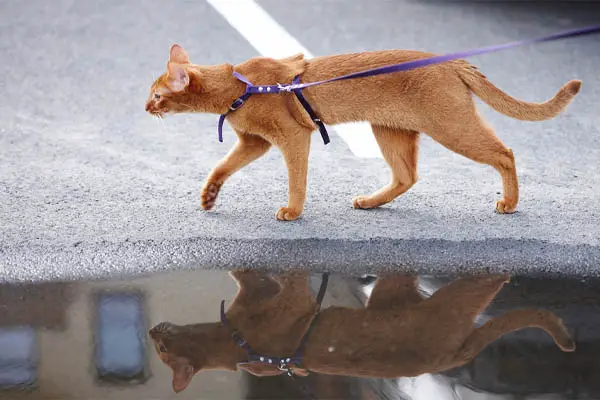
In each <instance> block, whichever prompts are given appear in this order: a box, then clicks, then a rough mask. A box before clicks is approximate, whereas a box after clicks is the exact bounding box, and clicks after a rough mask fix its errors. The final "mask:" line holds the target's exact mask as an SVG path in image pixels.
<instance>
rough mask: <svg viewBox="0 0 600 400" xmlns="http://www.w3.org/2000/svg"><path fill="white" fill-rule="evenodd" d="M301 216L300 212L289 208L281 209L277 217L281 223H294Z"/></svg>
mask: <svg viewBox="0 0 600 400" xmlns="http://www.w3.org/2000/svg"><path fill="white" fill-rule="evenodd" d="M299 216H300V212H299V211H296V210H294V209H293V208H289V207H281V208H280V209H279V211H277V214H275V217H276V218H277V219H278V220H280V221H293V220H295V219H297V218H298V217H299Z"/></svg>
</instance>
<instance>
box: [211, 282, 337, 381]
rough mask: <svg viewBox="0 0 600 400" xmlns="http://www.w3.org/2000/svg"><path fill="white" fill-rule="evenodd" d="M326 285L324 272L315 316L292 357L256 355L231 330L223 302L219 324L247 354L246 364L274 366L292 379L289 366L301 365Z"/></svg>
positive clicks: (232, 329)
mask: <svg viewBox="0 0 600 400" xmlns="http://www.w3.org/2000/svg"><path fill="white" fill-rule="evenodd" d="M328 283H329V273H327V272H325V273H323V277H322V279H321V286H320V287H319V292H318V294H317V315H315V317H314V318H313V320H312V321H311V323H310V326H309V327H308V330H307V331H306V333H305V334H304V336H303V337H302V340H301V341H300V345H299V346H298V349H297V350H296V352H295V353H294V355H293V356H292V357H270V356H262V355H259V354H257V353H256V352H255V351H254V350H252V348H251V347H250V345H249V344H248V342H247V341H246V339H244V337H243V336H242V334H241V333H240V332H239V331H238V330H236V329H235V328H233V327H232V326H231V324H230V323H229V321H228V320H227V316H226V314H225V300H222V301H221V312H220V314H221V323H222V324H223V326H226V327H228V328H229V329H230V330H231V331H232V333H231V338H232V339H233V340H234V341H235V342H236V343H237V345H238V346H240V347H241V348H242V349H244V350H245V351H246V353H247V354H248V361H247V363H263V364H272V365H276V366H278V367H279V369H280V370H282V371H286V372H287V374H288V375H289V376H290V377H293V375H294V374H293V372H292V371H291V369H290V366H292V365H296V366H300V365H301V363H302V350H303V348H304V345H305V344H306V342H307V341H308V336H309V333H310V331H311V330H312V327H313V326H314V323H315V321H316V319H317V317H318V313H319V311H320V310H321V303H322V302H323V297H325V292H326V291H327V284H328ZM243 364H245V363H243Z"/></svg>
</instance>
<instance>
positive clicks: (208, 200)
mask: <svg viewBox="0 0 600 400" xmlns="http://www.w3.org/2000/svg"><path fill="white" fill-rule="evenodd" d="M219 190H221V185H218V184H216V183H211V182H207V183H206V185H204V187H203V188H202V192H201V193H200V205H201V206H202V208H203V209H204V210H210V209H212V208H213V207H214V206H215V201H216V200H217V196H218V195H219Z"/></svg>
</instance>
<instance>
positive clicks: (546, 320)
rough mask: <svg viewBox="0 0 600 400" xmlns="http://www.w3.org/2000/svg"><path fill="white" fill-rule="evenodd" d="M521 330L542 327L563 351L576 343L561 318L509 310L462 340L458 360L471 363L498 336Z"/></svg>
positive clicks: (526, 310)
mask: <svg viewBox="0 0 600 400" xmlns="http://www.w3.org/2000/svg"><path fill="white" fill-rule="evenodd" d="M524 328H541V329H543V330H544V331H546V332H547V333H548V334H549V335H550V336H552V338H553V339H554V342H555V343H556V344H557V345H558V347H560V349H561V350H562V351H574V350H575V342H574V341H573V339H571V336H570V335H569V332H568V331H567V329H566V328H565V326H564V324H563V323H562V321H561V320H560V318H558V317H557V316H556V315H554V314H553V313H551V312H550V311H546V310H540V309H521V310H513V311H508V312H506V313H504V314H503V315H501V316H499V317H497V318H494V319H491V320H489V321H488V322H486V323H485V324H483V325H482V326H481V327H479V328H477V329H475V330H474V331H473V332H472V333H471V334H470V335H469V336H468V337H467V339H466V340H465V342H464V344H463V345H462V347H461V349H460V350H459V352H458V354H457V359H458V360H460V361H463V362H467V361H470V360H471V359H473V358H474V357H475V356H477V354H479V353H480V352H481V351H482V350H483V349H485V348H486V347H487V346H488V345H489V344H491V343H492V342H494V341H496V340H497V339H499V338H500V337H501V336H503V335H506V334H507V333H510V332H514V331H517V330H520V329H524Z"/></svg>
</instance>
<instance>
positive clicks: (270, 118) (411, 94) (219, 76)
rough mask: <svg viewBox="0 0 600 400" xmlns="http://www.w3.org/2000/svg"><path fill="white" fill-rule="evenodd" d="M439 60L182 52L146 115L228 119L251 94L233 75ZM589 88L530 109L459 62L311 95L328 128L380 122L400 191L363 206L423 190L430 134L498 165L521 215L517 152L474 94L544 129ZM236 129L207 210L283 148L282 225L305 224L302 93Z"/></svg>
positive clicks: (390, 190) (377, 130) (270, 76)
mask: <svg viewBox="0 0 600 400" xmlns="http://www.w3.org/2000/svg"><path fill="white" fill-rule="evenodd" d="M433 55H434V54H430V53H424V52H420V51H408V50H388V51H374V52H363V53H355V54H343V55H335V56H327V57H317V58H313V59H311V60H305V59H304V57H303V55H302V54H299V55H296V56H292V57H289V58H286V59H281V60H275V59H271V58H264V57H257V58H252V59H250V60H248V61H246V62H243V63H241V64H239V65H236V66H233V65H230V64H223V65H214V66H200V65H194V64H192V63H191V62H190V59H189V57H188V54H187V53H186V52H185V50H184V49H183V48H182V47H180V46H179V45H173V46H172V47H171V51H170V59H169V62H168V64H167V72H166V73H165V74H163V75H162V76H160V77H159V78H158V79H157V80H156V81H155V82H154V83H153V85H152V87H151V90H150V97H149V98H148V100H147V102H146V111H148V112H150V113H151V114H154V115H157V116H161V117H162V116H163V115H164V114H167V113H170V112H171V113H172V112H175V113H179V112H205V113H214V114H223V113H225V112H227V111H228V109H229V106H230V105H231V104H232V102H233V101H234V100H235V99H236V98H238V97H239V96H241V95H242V94H243V93H244V90H245V84H244V83H242V82H240V81H238V80H237V79H235V78H234V77H233V76H232V73H233V71H237V72H239V73H241V74H242V75H244V76H246V77H247V78H248V79H250V81H251V82H252V83H253V84H255V85H273V84H275V83H276V82H280V83H290V82H291V81H292V79H293V78H294V77H295V76H296V75H301V77H302V81H303V82H314V81H320V80H324V79H328V78H333V77H336V76H340V75H344V74H348V73H351V72H358V71H362V70H366V69H369V68H375V67H381V66H384V65H389V64H396V63H400V62H404V61H409V60H415V59H420V58H426V57H430V56H433ZM580 87H581V81H578V80H572V81H570V82H568V83H567V84H565V85H564V86H563V87H562V88H561V89H560V90H559V92H558V93H557V94H556V95H555V96H554V97H553V98H552V99H550V100H548V101H546V102H545V103H541V104H536V103H529V102H525V101H521V100H517V99H515V98H513V97H510V96H509V95H507V94H506V93H504V92H502V91H501V90H500V89H498V88H497V87H496V86H494V85H493V84H492V83H491V82H490V81H488V80H487V79H486V77H485V76H484V75H483V74H481V73H480V72H479V71H477V69H476V67H474V66H473V65H471V64H469V63H467V62H466V61H464V60H458V61H448V62H445V63H442V64H437V65H431V66H427V67H424V68H418V69H414V70H410V71H405V72H399V73H392V74H385V75H379V76H374V77H368V78H360V79H351V80H345V81H340V82H335V83H332V84H325V85H320V86H315V87H311V88H307V89H305V90H304V91H303V93H304V95H305V97H306V99H307V100H308V101H309V103H310V104H311V105H312V107H313V108H314V110H315V111H316V113H317V115H318V116H319V118H320V119H321V120H322V121H323V122H325V123H326V124H338V123H343V122H354V121H368V122H370V123H371V126H372V128H373V133H374V135H375V138H376V139H377V143H378V144H379V147H380V148H381V152H382V153H383V156H384V158H385V160H386V161H387V163H388V164H389V165H390V167H391V169H392V180H391V182H390V184H389V185H387V186H385V187H383V188H381V189H380V190H378V191H377V192H375V193H372V194H370V195H367V196H358V197H356V198H355V199H354V200H353V204H354V207H355V208H361V209H368V208H374V207H378V206H380V205H382V204H385V203H388V202H390V201H392V200H393V199H395V198H396V197H398V196H399V195H401V194H402V193H404V192H406V191H407V190H408V189H409V188H410V187H411V186H412V185H414V184H415V182H416V181H417V152H418V140H419V134H420V132H423V133H426V134H427V135H429V136H431V137H432V138H433V139H434V140H436V141H437V142H439V143H440V144H442V145H443V146H445V147H446V148H448V149H450V150H452V151H454V152H456V153H458V154H461V155H463V156H465V157H468V158H470V159H472V160H474V161H476V162H479V163H484V164H488V165H491V166H492V167H494V168H495V169H496V170H497V171H498V172H499V173H500V175H501V176H502V183H503V198H502V199H501V200H499V201H497V202H496V210H497V211H498V212H500V213H512V212H514V211H515V209H516V207H517V203H518V200H519V188H518V180H517V174H516V169H515V160H514V156H513V152H512V150H511V149H510V148H507V147H505V146H504V145H503V144H502V142H501V141H500V139H498V138H497V137H496V135H495V134H494V131H493V130H492V128H491V127H490V126H488V125H487V124H486V122H485V121H484V120H483V118H482V117H481V116H480V115H479V114H478V112H477V110H476V108H475V104H474V102H473V97H472V94H475V95H477V96H478V97H479V98H481V99H482V100H483V101H484V102H486V103H487V104H488V105H490V106H491V107H492V108H494V109H495V110H497V111H499V112H501V113H503V114H505V115H507V116H509V117H512V118H517V119H520V120H525V121H542V120H546V119H550V118H553V117H555V116H556V115H558V114H559V113H560V112H561V111H562V110H563V109H564V108H565V107H566V106H567V104H569V102H570V101H571V99H572V98H573V97H574V96H575V95H576V94H577V93H578V92H579V90H580ZM228 121H229V123H230V124H231V126H232V127H233V129H234V130H235V132H236V133H237V136H238V142H237V143H236V145H235V146H234V147H233V149H232V150H231V151H230V152H229V154H227V156H226V157H225V158H223V159H222V160H221V161H220V162H219V163H218V165H217V166H216V167H215V168H214V169H213V170H212V172H211V173H210V174H209V176H208V179H207V181H206V183H205V185H204V187H203V189H202V193H201V205H202V207H203V208H204V209H207V210H208V209H211V208H212V207H213V206H214V204H215V201H216V198H217V195H218V193H219V190H220V188H221V186H222V185H223V183H224V182H225V181H226V180H227V178H229V177H230V176H231V175H232V174H233V173H235V172H236V171H238V170H239V169H240V168H242V167H244V166H246V165H247V164H249V163H250V162H252V161H254V160H256V159H257V158H259V157H260V156H262V155H263V154H265V153H266V152H267V150H269V148H270V147H271V145H274V146H276V147H278V148H279V149H280V150H281V152H282V154H283V157H284V159H285V162H286V165H287V169H288V179H289V199H288V205H287V206H286V207H281V208H280V209H279V211H278V212H277V214H276V216H277V218H278V219H280V220H294V219H296V218H298V216H299V215H300V213H301V212H302V210H303V208H304V202H305V198H306V181H307V169H308V154H309V148H310V139H311V134H312V132H313V131H314V130H315V126H314V124H313V122H312V120H311V119H310V118H309V116H308V114H307V113H306V111H304V109H303V108H302V106H301V104H300V103H299V101H298V100H297V99H296V97H295V96H294V94H292V93H286V94H265V95H253V96H251V97H250V99H248V100H247V101H246V104H245V105H243V106H242V107H241V108H240V109H239V110H237V111H235V112H233V113H231V114H230V115H229V116H228Z"/></svg>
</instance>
